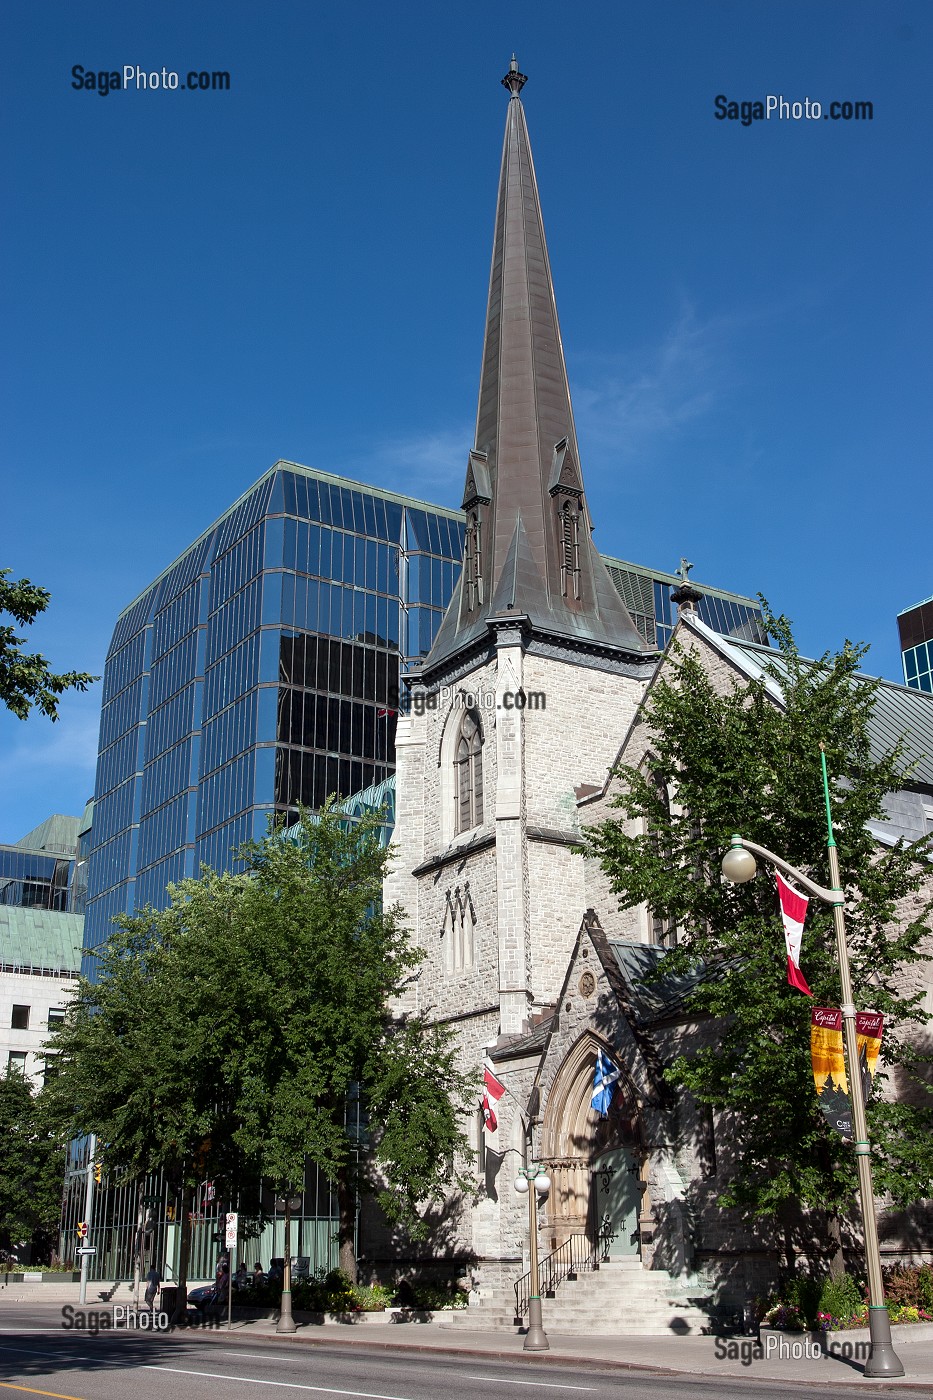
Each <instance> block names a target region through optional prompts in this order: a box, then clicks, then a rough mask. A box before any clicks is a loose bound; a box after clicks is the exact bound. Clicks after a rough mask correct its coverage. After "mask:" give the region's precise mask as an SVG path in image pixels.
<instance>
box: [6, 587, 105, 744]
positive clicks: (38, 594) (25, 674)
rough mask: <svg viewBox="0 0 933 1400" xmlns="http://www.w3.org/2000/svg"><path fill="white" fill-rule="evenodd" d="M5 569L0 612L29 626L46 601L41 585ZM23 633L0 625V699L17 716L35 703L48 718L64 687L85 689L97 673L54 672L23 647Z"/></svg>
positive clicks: (22, 715) (55, 715)
mask: <svg viewBox="0 0 933 1400" xmlns="http://www.w3.org/2000/svg"><path fill="white" fill-rule="evenodd" d="M9 572H10V570H9V569H0V613H8V614H9V616H10V617H12V618H13V619H14V621H15V622H17V623H18V624H19V626H20V627H30V626H31V625H32V624H33V623H34V622H35V620H36V618H37V617H38V616H39V614H40V613H43V612H45V610H46V608H47V607H48V605H49V597H50V594H49V593H48V591H47V590H46V589H45V588H39V587H37V585H36V584H34V583H30V581H29V579H28V578H21V579H19V580H17V581H16V582H13V581H12V580H10V579H8V577H7V576H8V574H9ZM25 645H26V639H25V637H18V636H17V635H16V632H15V630H14V628H13V627H10V626H8V625H7V626H2V627H0V701H2V702H3V704H4V705H6V707H7V709H8V710H12V712H13V714H14V715H16V717H17V718H18V719H26V717H27V716H28V714H29V711H30V710H31V709H32V707H33V706H34V705H35V706H36V707H37V708H38V709H39V710H41V711H42V713H43V714H44V715H48V717H49V719H51V720H56V719H57V718H58V697H59V696H60V695H63V694H64V692H65V691H66V690H87V688H88V686H89V685H90V684H91V682H92V681H96V680H97V676H91V675H88V673H87V672H86V671H66V672H64V673H63V674H62V675H56V674H55V673H54V672H53V671H51V670H50V669H49V663H48V662H47V661H46V659H45V657H44V656H42V655H41V654H40V653H39V652H34V653H32V654H30V653H29V652H26V651H24V650H23V647H24V646H25Z"/></svg>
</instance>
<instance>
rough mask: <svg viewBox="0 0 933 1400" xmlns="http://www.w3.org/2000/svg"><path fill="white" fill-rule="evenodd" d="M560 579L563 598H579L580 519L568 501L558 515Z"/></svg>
mask: <svg viewBox="0 0 933 1400" xmlns="http://www.w3.org/2000/svg"><path fill="white" fill-rule="evenodd" d="M560 542H561V543H560V550H561V560H560V577H561V591H562V593H563V595H564V597H565V598H579V596H580V517H579V515H578V514H577V512H576V511H575V510H574V508H573V506H572V505H571V503H570V501H565V502H564V508H563V510H562V511H561V513H560Z"/></svg>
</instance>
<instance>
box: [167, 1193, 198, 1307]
mask: <svg viewBox="0 0 933 1400" xmlns="http://www.w3.org/2000/svg"><path fill="white" fill-rule="evenodd" d="M192 1201H193V1194H192V1190H191V1187H190V1186H185V1188H184V1190H183V1191H182V1194H181V1254H180V1256H179V1260H178V1302H177V1304H176V1306H175V1311H174V1313H173V1314H172V1321H173V1322H183V1321H184V1320H185V1318H186V1317H187V1315H188V1260H189V1258H190V1256H191V1205H192Z"/></svg>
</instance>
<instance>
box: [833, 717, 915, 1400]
mask: <svg viewBox="0 0 933 1400" xmlns="http://www.w3.org/2000/svg"><path fill="white" fill-rule="evenodd" d="M820 764H821V767H822V770H823V798H824V801H825V803H826V850H827V854H828V856H829V881H830V886H831V888H832V890H833V892H834V893H836V894H837V895H841V894H842V881H841V879H840V875H839V852H838V849H837V847H836V838H835V837H834V836H833V815H832V805H831V802H830V796H829V774H828V772H827V769H826V749H825V746H824V745H823V744H822V743H821V744H820ZM833 925H834V927H835V931H836V955H837V957H838V959H839V982H840V987H841V991H842V1001H841V1004H840V1008H839V1009H840V1011H841V1012H842V1031H843V1039H844V1042H845V1050H846V1061H847V1063H846V1069H847V1072H848V1075H847V1077H848V1081H849V1097H850V1099H851V1102H852V1129H853V1132H854V1133H855V1143H854V1148H855V1161H856V1165H857V1167H858V1184H859V1196H860V1198H861V1206H862V1227H863V1229H864V1232H865V1262H866V1265H867V1268H868V1328H869V1333H870V1336H871V1350H870V1351H869V1354H868V1360H867V1362H866V1363H865V1375H866V1376H902V1375H903V1374H904V1367H903V1365H902V1363H901V1361H900V1358H899V1357H898V1355H897V1353H896V1352H895V1350H894V1346H893V1344H892V1341H891V1318H890V1315H889V1313H888V1309H887V1306H886V1304H885V1301H884V1276H883V1274H882V1272H881V1250H880V1247H879V1244H878V1223H877V1221H876V1219H875V1192H874V1186H873V1184H872V1175H871V1142H870V1141H869V1137H868V1119H867V1117H866V1113H865V1096H864V1094H863V1092H862V1076H861V1073H860V1070H859V1062H858V1036H857V1034H856V1028H855V1002H854V1001H853V999H852V977H851V974H850V971H849V946H848V943H847V941H846V925H845V915H844V913H843V907H842V901H841V900H840V901H839V902H838V903H834V904H833Z"/></svg>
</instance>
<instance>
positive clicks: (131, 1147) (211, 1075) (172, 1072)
mask: <svg viewBox="0 0 933 1400" xmlns="http://www.w3.org/2000/svg"><path fill="white" fill-rule="evenodd" d="M239 884H242V877H240V880H239ZM237 886H238V882H237V879H236V877H230V878H228V880H227V882H226V884H225V886H224V889H223V892H222V898H220V899H218V900H216V901H215V904H214V906H213V908H212V911H211V912H212V915H213V917H214V918H215V919H224V918H226V917H229V916H230V910H231V908H232V903H233V900H234V898H235V894H236V890H237ZM180 932H181V933H182V934H183V926H182V925H181V923H180V920H179V918H178V916H177V911H176V908H175V907H174V906H173V907H172V908H169V909H167V910H161V911H156V910H153V909H147V910H144V911H142V912H141V913H140V914H139V915H138V916H135V917H132V918H131V917H126V916H125V917H122V918H121V919H120V920H119V921H118V927H117V928H116V929H115V930H114V932H113V934H112V935H111V937H110V939H109V940H108V941H107V942H106V943H104V944H103V945H102V946H101V947H100V948H99V949H98V950H97V954H96V957H97V963H98V967H97V980H96V981H94V982H91V981H88V980H87V979H84V978H82V979H81V980H80V982H79V985H78V991H77V994H76V996H75V998H74V1000H73V1001H72V1003H71V1005H70V1007H69V1009H68V1011H67V1013H66V1017H65V1021H64V1024H63V1025H62V1027H61V1028H60V1029H59V1030H57V1031H56V1032H55V1033H54V1034H53V1036H52V1037H51V1038H50V1042H49V1044H50V1048H51V1049H52V1050H53V1051H54V1052H55V1053H56V1055H57V1060H56V1069H57V1074H56V1076H55V1078H54V1079H52V1080H51V1081H50V1082H49V1083H48V1084H47V1085H46V1087H45V1088H44V1089H43V1091H42V1095H41V1106H42V1111H43V1114H44V1117H45V1121H46V1122H47V1123H48V1124H49V1125H50V1126H51V1127H52V1129H53V1130H54V1131H55V1132H56V1133H57V1135H58V1138H59V1140H60V1141H61V1142H62V1143H64V1142H67V1141H68V1140H69V1139H71V1138H74V1137H80V1136H83V1135H85V1134H89V1133H95V1134H96V1135H97V1139H98V1142H99V1143H100V1144H103V1145H106V1155H107V1158H108V1163H109V1162H113V1164H114V1169H115V1170H117V1171H118V1172H119V1174H120V1175H121V1176H122V1177H123V1178H124V1179H126V1180H129V1179H131V1178H134V1177H145V1176H146V1175H147V1174H148V1173H150V1172H156V1171H162V1172H164V1173H165V1175H166V1177H167V1179H168V1181H169V1183H170V1185H171V1186H172V1187H173V1188H174V1189H175V1190H178V1191H180V1192H181V1194H182V1201H183V1212H182V1243H181V1260H180V1269H179V1282H180V1284H181V1291H180V1299H181V1300H182V1302H183V1299H184V1296H185V1284H186V1281H187V1268H188V1252H189V1246H190V1222H189V1210H190V1208H191V1201H192V1195H193V1190H194V1188H195V1186H196V1185H197V1184H198V1183H199V1182H201V1181H203V1180H204V1179H206V1178H209V1177H212V1176H214V1175H215V1173H216V1174H217V1175H221V1174H223V1175H225V1176H229V1175H230V1174H231V1173H232V1171H233V1170H234V1168H235V1166H239V1163H238V1161H237V1153H236V1150H235V1148H234V1146H233V1143H232V1130H233V1123H232V1119H231V1106H230V1100H229V1095H228V1094H227V1093H226V1092H225V1086H224V1082H223V1078H222V1075H221V1068H222V1045H221V1043H220V1041H219V1040H218V1039H217V1038H216V1037H215V1036H214V1035H213V1034H212V1023H213V1019H214V1018H213V1016H212V1015H211V1014H210V1013H209V1011H208V1008H207V1007H206V1006H205V1004H204V997H203V996H202V994H201V988H200V986H199V985H198V982H197V970H196V969H195V968H188V969H186V967H185V966H184V961H183V959H182V957H181V956H180V954H181V951H182V950H181V948H180V947H179V944H180V943H183V942H184V939H183V937H182V938H180V937H179V934H180ZM220 1010H221V1012H222V1007H221V1008H220Z"/></svg>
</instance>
